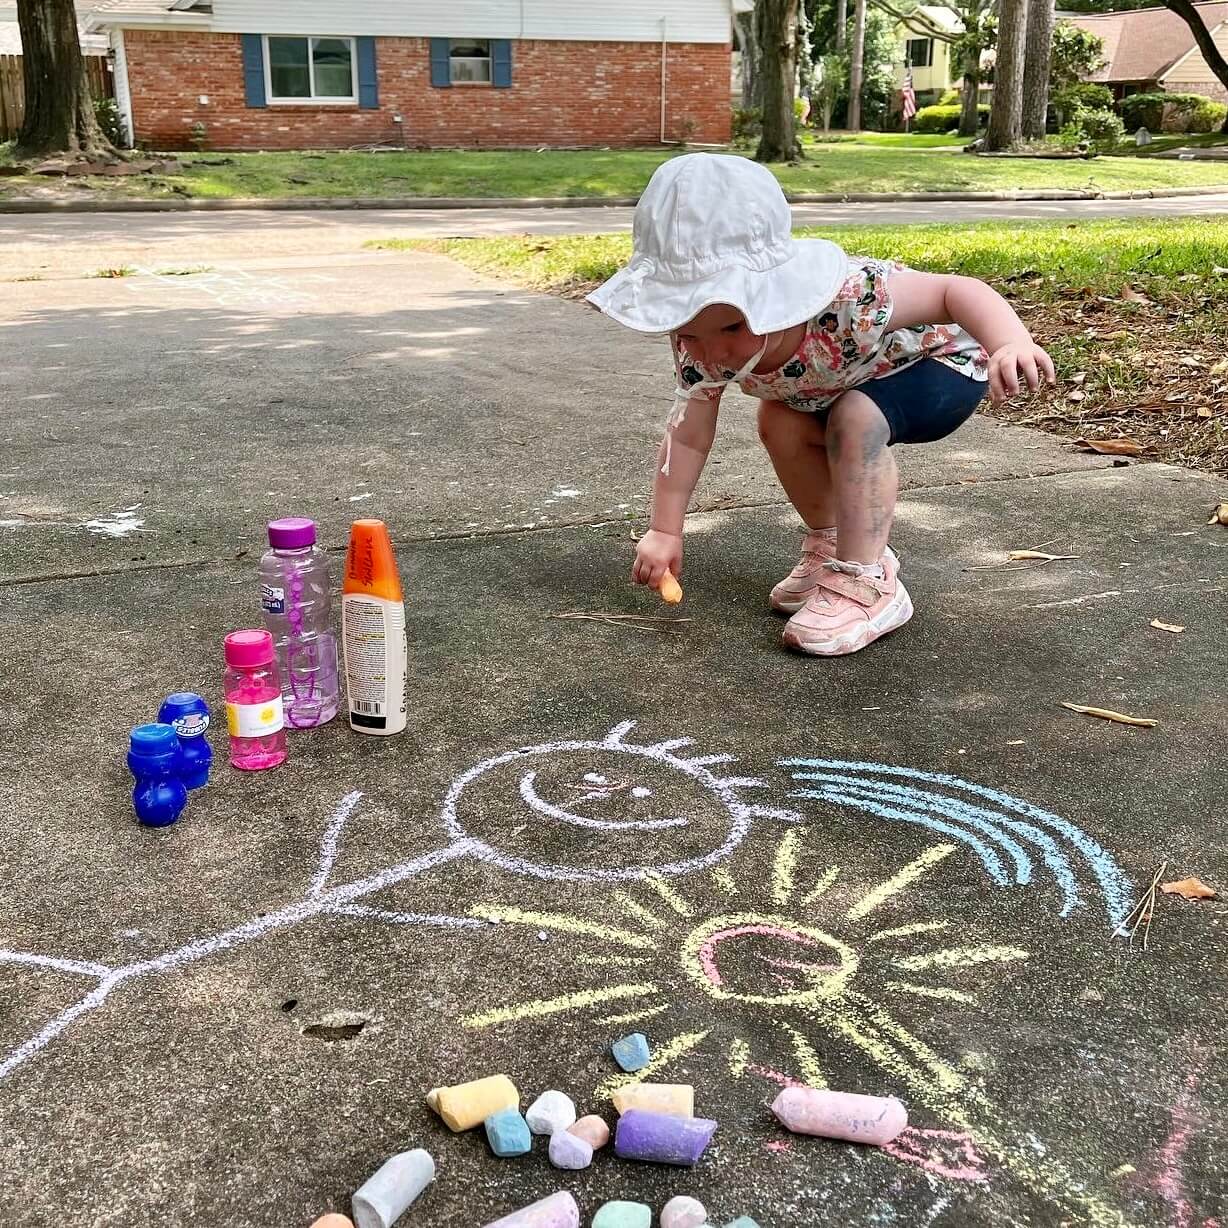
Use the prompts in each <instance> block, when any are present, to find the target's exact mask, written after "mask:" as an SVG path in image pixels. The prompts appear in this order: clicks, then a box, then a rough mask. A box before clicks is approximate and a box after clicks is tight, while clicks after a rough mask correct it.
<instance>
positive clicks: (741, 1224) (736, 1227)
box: [725, 1215, 759, 1228]
mask: <svg viewBox="0 0 1228 1228" xmlns="http://www.w3.org/2000/svg"><path fill="white" fill-rule="evenodd" d="M725 1228H759V1225H758V1224H757V1223H756V1222H755V1221H754V1220H753V1219H751V1217H750V1216H749V1215H739V1216H738V1218H737V1219H731V1220H730V1221H729V1223H727V1224H726V1225H725Z"/></svg>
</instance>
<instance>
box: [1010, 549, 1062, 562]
mask: <svg viewBox="0 0 1228 1228" xmlns="http://www.w3.org/2000/svg"><path fill="white" fill-rule="evenodd" d="M1006 557H1007V558H1008V559H1009V560H1010V561H1011V562H1012V563H1022V562H1023V561H1024V560H1025V559H1040V560H1042V561H1043V562H1045V563H1055V562H1057V561H1058V560H1059V559H1077V558H1078V557H1079V556H1078V555H1077V554H1046V553H1045V552H1044V551H1043V550H1012V551H1011V552H1010V554H1008V555H1007V556H1006Z"/></svg>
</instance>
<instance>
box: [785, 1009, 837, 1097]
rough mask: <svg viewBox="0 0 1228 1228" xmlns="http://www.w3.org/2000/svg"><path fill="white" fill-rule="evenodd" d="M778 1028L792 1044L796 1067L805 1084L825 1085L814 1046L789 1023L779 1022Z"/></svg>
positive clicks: (809, 1085) (825, 1081)
mask: <svg viewBox="0 0 1228 1228" xmlns="http://www.w3.org/2000/svg"><path fill="white" fill-rule="evenodd" d="M780 1028H781V1031H782V1032H784V1033H785V1035H786V1036H788V1038H789V1043H790V1044H791V1045H792V1046H793V1056H794V1057H795V1058H796V1059H797V1065H798V1069H799V1070H800V1071H801V1072H802V1078H803V1079H804V1080H805V1082H806V1086H807V1087H826V1086H827V1079H826V1077H825V1076H824V1074H823V1067H822V1065H821V1063H820V1062H819V1055H818V1054H817V1053H816V1052H815V1051H814V1046H813V1045H812V1044H811V1043H810V1041H808V1040H807V1039H806V1037H805V1036H803V1035H802V1034H801V1032H799V1031H798V1030H797V1028H795V1027H792V1026H791V1025H790V1024H787V1023H781V1025H780Z"/></svg>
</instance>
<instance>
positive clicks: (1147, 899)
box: [1113, 861, 1168, 951]
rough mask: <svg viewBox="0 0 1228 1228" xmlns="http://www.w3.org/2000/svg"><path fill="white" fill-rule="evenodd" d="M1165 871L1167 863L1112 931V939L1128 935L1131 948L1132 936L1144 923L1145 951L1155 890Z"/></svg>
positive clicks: (1161, 867)
mask: <svg viewBox="0 0 1228 1228" xmlns="http://www.w3.org/2000/svg"><path fill="white" fill-rule="evenodd" d="M1167 870H1168V862H1167V861H1165V862H1163V863H1162V864H1161V866H1160V868H1159V869H1158V870H1157V871H1156V872H1155V875H1154V876H1153V877H1152V880H1151V885H1150V886H1149V887H1148V888H1147V890H1146V891H1145V892H1144V893H1143V897H1142V899H1140V900H1139V902H1138V903H1137V904H1135V906H1134V908H1133V909H1131V911H1130V915H1129V916H1128V917H1127V918H1126V919H1125V920H1124V921H1123V922H1122V923H1121V924H1120V925H1119V926H1118V927H1117V928H1116V929H1115V930H1114V931H1113V937H1114V938H1120V937H1123V936H1126V935H1127V934H1128V939H1129V942H1130V945H1132V946H1133V944H1134V936H1135V935H1136V934H1137V933H1138V927H1139V926H1140V925H1142V924H1143V923H1144V922H1146V928H1145V929H1144V930H1143V950H1144V951H1145V950H1147V940H1148V935H1149V933H1150V930H1151V917H1152V914H1153V913H1154V912H1155V906H1156V898H1157V897H1156V888H1157V887H1158V886H1159V885H1160V879H1162V878H1163V877H1164V874H1165V872H1166V871H1167Z"/></svg>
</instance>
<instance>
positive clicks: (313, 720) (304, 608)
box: [260, 516, 341, 729]
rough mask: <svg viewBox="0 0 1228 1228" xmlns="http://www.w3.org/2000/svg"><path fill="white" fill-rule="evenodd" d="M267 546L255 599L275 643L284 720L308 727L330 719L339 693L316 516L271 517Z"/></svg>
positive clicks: (329, 600)
mask: <svg viewBox="0 0 1228 1228" xmlns="http://www.w3.org/2000/svg"><path fill="white" fill-rule="evenodd" d="M269 546H270V549H269V550H268V551H267V552H266V554H265V555H264V557H263V558H262V559H261V560H260V604H261V606H262V607H263V609H264V625H265V627H266V628H267V629H268V631H269V632H270V634H271V635H272V636H273V643H274V645H275V646H276V648H277V665H278V670H279V673H280V675H281V694H282V703H283V707H284V709H285V714H286V725H287V726H288V727H289V728H291V729H310V728H312V727H313V726H315V725H323V724H324V722H325V721H331V720H332V719H333V717H334V716H335V715H336V714H337V705H338V702H339V700H340V694H341V690H340V685H339V679H338V675H337V637H336V635H335V634H334V632H333V630H332V614H333V601H332V588H331V586H330V584H329V580H328V557H327V556H326V555H325V553H324V552H323V551H322V550H321V549H320V548H319V547H318V546H317V545H316V526H315V522H314V521H312V520H306V519H304V518H303V517H301V516H287V517H285V518H283V519H281V520H274V521H271V522H270V523H269Z"/></svg>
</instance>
